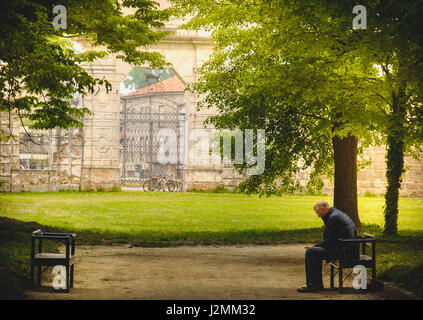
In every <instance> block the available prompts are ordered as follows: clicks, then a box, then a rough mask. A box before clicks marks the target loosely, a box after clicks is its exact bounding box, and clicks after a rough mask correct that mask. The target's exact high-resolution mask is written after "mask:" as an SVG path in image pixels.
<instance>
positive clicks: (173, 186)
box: [167, 181, 176, 192]
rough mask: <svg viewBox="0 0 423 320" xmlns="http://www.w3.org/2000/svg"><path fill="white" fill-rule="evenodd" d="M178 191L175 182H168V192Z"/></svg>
mask: <svg viewBox="0 0 423 320" xmlns="http://www.w3.org/2000/svg"><path fill="white" fill-rule="evenodd" d="M175 189H176V184H175V182H173V181H168V183H167V190H169V191H170V192H173V191H175Z"/></svg>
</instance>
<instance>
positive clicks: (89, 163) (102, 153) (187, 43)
mask: <svg viewBox="0 0 423 320" xmlns="http://www.w3.org/2000/svg"><path fill="white" fill-rule="evenodd" d="M160 2H161V4H162V5H165V6H166V5H167V2H166V1H160ZM181 23H182V21H178V20H172V21H170V22H169V23H168V24H167V25H166V28H167V29H170V30H173V31H174V33H173V34H172V35H170V36H168V37H167V38H165V39H164V40H162V41H160V42H159V43H158V44H157V45H155V46H153V47H151V48H149V49H148V50H150V51H157V52H160V53H161V54H162V55H163V56H164V57H165V59H166V60H167V61H168V62H170V63H171V68H172V69H173V70H174V71H175V73H176V74H177V75H178V77H179V78H180V79H181V80H182V81H183V83H184V84H190V83H192V82H194V81H195V80H196V69H197V68H198V67H199V66H201V65H202V64H203V63H204V62H205V61H206V60H207V58H208V56H209V55H210V53H211V51H212V49H213V43H212V42H211V40H210V38H209V37H208V35H207V33H201V32H192V31H182V30H177V27H178V26H179V25H180V24H181ZM83 46H84V47H90V44H89V43H88V42H85V43H83ZM134 67H145V66H134V65H130V64H128V63H126V62H124V61H122V60H119V59H116V58H115V57H113V56H109V57H107V58H104V59H101V60H97V61H96V62H95V63H92V64H90V65H88V66H87V70H88V71H89V72H91V74H92V75H93V76H95V77H100V78H102V77H104V78H106V79H107V80H109V81H110V82H111V83H112V86H113V90H112V92H111V93H109V94H106V92H105V90H101V91H100V92H98V93H97V94H92V95H88V96H86V97H85V98H84V106H85V107H88V108H89V109H90V110H91V111H92V115H91V117H89V118H87V119H85V120H84V141H85V143H84V150H83V161H82V163H83V164H82V170H81V172H82V174H81V187H82V189H86V188H96V187H98V186H101V187H103V188H111V187H113V186H116V185H120V171H121V168H120V166H121V164H120V156H119V135H120V134H119V132H120V124H119V122H120V119H119V111H120V94H119V85H120V83H121V82H122V81H123V80H124V79H125V77H126V76H127V75H128V74H129V72H130V71H131V70H132V69H133V68H134ZM184 99H185V106H186V109H185V112H186V115H185V116H186V122H187V124H186V128H187V130H191V129H204V125H203V123H204V120H205V119H206V118H207V117H208V116H209V115H210V112H200V113H199V112H198V111H197V110H196V109H197V98H196V97H194V96H192V95H191V94H189V93H188V92H185V94H184ZM209 129H210V130H211V128H209ZM186 148H187V149H188V148H189V142H188V141H187V144H186ZM185 154H188V152H187V151H186V152H185ZM226 171H227V173H228V174H229V176H231V178H232V171H233V170H232V169H229V170H228V169H226ZM229 171H230V173H229ZM223 172H224V169H223V168H216V165H214V166H213V165H209V166H205V165H202V166H198V165H194V164H190V163H189V162H188V160H187V161H185V174H184V177H183V180H184V181H186V182H190V183H188V184H185V185H186V188H185V189H187V188H188V189H190V188H193V187H195V184H196V183H199V184H200V185H207V184H210V188H213V187H217V186H219V185H222V178H221V177H216V174H218V175H219V174H222V173H223Z"/></svg>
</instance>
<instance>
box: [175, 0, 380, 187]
mask: <svg viewBox="0 0 423 320" xmlns="http://www.w3.org/2000/svg"><path fill="white" fill-rule="evenodd" d="M172 2H173V3H174V4H175V5H176V7H177V9H178V10H179V13H180V14H181V15H186V14H190V16H192V17H193V18H192V19H191V20H190V21H189V22H188V23H187V24H186V27H187V28H193V29H199V28H206V29H209V30H210V31H212V38H213V40H214V41H215V43H216V48H215V51H214V52H213V55H212V56H211V59H209V61H207V62H206V63H205V64H204V65H203V66H202V67H201V68H200V69H199V79H198V82H197V83H196V84H194V85H192V86H190V90H191V91H192V92H193V93H196V94H199V95H201V97H203V98H204V99H203V100H202V102H201V103H200V107H202V108H211V107H213V108H217V110H218V112H219V114H218V115H217V116H212V117H210V118H209V119H208V122H209V123H212V124H213V125H215V126H216V127H217V128H229V129H234V128H239V129H241V130H243V129H265V130H266V163H265V172H264V174H262V175H260V176H252V177H250V178H249V179H248V180H247V181H246V182H244V183H242V184H240V185H239V186H238V189H239V190H242V191H245V192H247V193H251V192H262V193H264V194H272V193H277V192H278V190H279V189H280V188H281V187H282V188H285V189H295V186H296V185H297V182H296V181H293V180H292V176H293V174H295V173H297V172H298V171H300V170H302V169H305V168H307V167H310V166H313V167H314V170H315V172H314V176H313V177H312V181H311V182H310V185H309V187H310V188H312V187H313V188H315V187H320V185H317V184H316V183H317V182H318V180H317V177H318V176H320V175H323V174H326V175H329V176H330V173H331V172H333V167H332V166H333V149H332V137H333V136H334V135H337V136H339V137H345V136H347V135H348V134H349V133H351V132H352V133H353V134H354V135H355V136H357V137H358V138H361V139H363V140H365V143H367V144H369V143H371V142H376V141H377V140H378V138H377V136H376V135H375V134H374V133H375V132H376V128H377V127H379V126H381V125H383V117H381V116H380V111H379V108H381V107H382V106H381V103H379V102H378V103H374V104H372V105H370V104H369V103H368V102H369V100H370V98H369V94H368V92H366V91H364V90H362V89H363V88H368V89H369V90H370V88H373V87H375V86H376V84H375V83H373V82H372V81H371V80H370V79H375V78H376V69H375V68H373V67H372V64H371V63H370V61H368V60H365V59H363V58H361V57H357V56H356V54H355V52H354V49H355V45H356V44H355V42H356V39H355V38H356V36H355V35H354V34H353V33H352V32H351V31H350V30H349V28H347V27H346V26H345V25H344V24H343V23H341V22H340V21H332V20H331V16H330V14H329V13H328V12H327V10H326V8H325V6H324V4H321V3H320V2H318V1H314V2H313V4H312V5H311V4H309V3H307V4H305V3H304V2H300V1H255V2H251V1H236V2H235V1H228V2H225V3H221V2H219V3H216V2H215V1H212V0H210V1H206V0H205V1H190V0H175V1H172ZM349 17H351V14H349ZM376 82H377V81H376ZM237 167H238V168H239V169H240V171H243V170H244V169H245V168H246V167H247V165H246V164H245V163H244V164H242V165H239V166H237Z"/></svg>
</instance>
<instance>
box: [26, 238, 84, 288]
mask: <svg viewBox="0 0 423 320" xmlns="http://www.w3.org/2000/svg"><path fill="white" fill-rule="evenodd" d="M75 237H76V235H75V233H53V232H42V231H41V230H37V231H34V232H33V233H32V238H31V281H32V282H34V271H35V270H34V269H35V267H36V266H37V267H38V272H37V280H38V284H39V285H41V274H42V272H41V267H42V266H45V267H54V266H59V265H61V266H64V267H65V268H66V278H65V282H66V286H65V291H66V292H69V288H73V278H74V263H75ZM37 240H38V252H37V253H36V252H35V248H36V241H37ZM43 240H57V241H64V242H65V247H66V252H65V253H49V252H43Z"/></svg>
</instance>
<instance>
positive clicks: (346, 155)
mask: <svg viewBox="0 0 423 320" xmlns="http://www.w3.org/2000/svg"><path fill="white" fill-rule="evenodd" d="M332 145H333V152H334V161H335V190H334V199H333V206H334V207H335V208H337V209H339V210H341V211H343V212H345V213H346V214H347V215H348V216H349V217H350V218H351V219H352V220H353V221H354V223H355V226H356V228H357V229H358V230H360V229H361V222H360V219H359V217H358V205H357V147H358V140H357V138H356V137H354V136H352V135H348V136H347V137H345V138H339V137H338V136H336V135H335V136H334V137H333V138H332Z"/></svg>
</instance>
